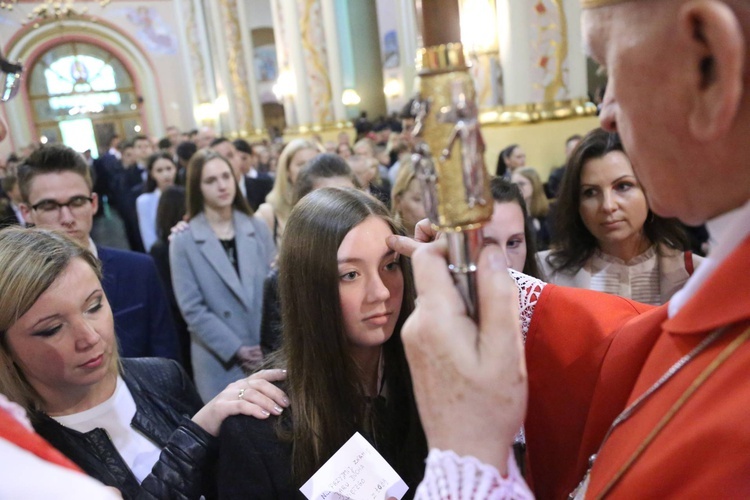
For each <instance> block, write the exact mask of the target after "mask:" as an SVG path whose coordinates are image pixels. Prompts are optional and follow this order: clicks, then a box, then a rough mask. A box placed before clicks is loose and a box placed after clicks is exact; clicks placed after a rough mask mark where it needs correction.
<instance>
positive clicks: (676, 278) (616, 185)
mask: <svg viewBox="0 0 750 500" xmlns="http://www.w3.org/2000/svg"><path fill="white" fill-rule="evenodd" d="M557 214H558V215H557V219H556V221H555V223H556V225H557V229H556V231H555V237H556V240H555V241H554V242H553V244H552V250H549V251H546V252H542V253H540V254H539V262H540V264H541V266H542V268H543V272H544V274H545V276H546V277H547V278H548V279H549V282H550V283H555V284H558V285H566V286H574V287H578V288H588V289H591V290H598V291H601V292H607V293H612V294H615V295H620V296H622V297H626V298H629V299H633V300H635V301H638V302H642V303H645V304H654V305H659V304H663V303H665V302H667V301H668V300H669V299H670V298H671V297H672V296H673V295H674V294H675V293H676V292H677V291H678V290H680V289H681V288H682V286H683V285H684V284H685V282H686V281H687V279H688V278H689V277H690V275H691V274H692V273H693V271H694V270H695V269H696V268H697V267H698V265H699V264H700V262H701V261H702V259H701V258H700V257H698V256H696V255H693V254H692V253H691V252H690V251H686V250H687V249H688V246H687V245H688V243H687V237H686V235H685V232H684V231H683V229H682V227H681V225H680V224H679V222H678V221H676V220H674V219H664V218H662V217H659V216H658V215H656V214H654V213H653V212H652V211H651V209H650V208H649V206H648V202H647V201H646V195H645V193H644V191H643V189H642V188H641V184H640V182H639V181H638V179H637V178H636V176H635V173H634V172H633V167H632V165H631V163H630V159H629V158H628V156H627V155H626V154H625V151H623V147H622V143H621V142H620V138H619V136H618V135H617V134H611V133H609V132H606V131H605V130H602V129H596V130H594V131H592V132H590V133H589V134H588V135H586V137H584V138H583V140H581V142H580V143H579V144H578V147H577V148H576V149H575V152H574V153H573V155H572V156H571V157H570V160H569V161H568V165H567V166H566V167H565V177H563V183H562V186H561V188H560V196H559V197H558V201H557Z"/></svg>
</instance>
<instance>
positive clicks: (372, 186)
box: [347, 154, 391, 206]
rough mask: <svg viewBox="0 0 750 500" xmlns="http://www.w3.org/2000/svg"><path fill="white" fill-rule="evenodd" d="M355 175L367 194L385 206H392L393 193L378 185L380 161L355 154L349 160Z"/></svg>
mask: <svg viewBox="0 0 750 500" xmlns="http://www.w3.org/2000/svg"><path fill="white" fill-rule="evenodd" d="M347 163H348V164H349V166H350V167H351V169H352V171H353V172H354V175H356V176H357V180H358V181H359V184H360V186H362V189H364V190H365V191H366V192H367V193H369V194H371V195H373V196H374V197H375V198H377V199H378V200H380V201H381V202H382V203H383V204H384V205H385V206H390V204H391V193H390V191H386V190H385V189H383V188H381V187H380V185H379V184H377V182H376V181H377V178H378V160H376V159H375V158H373V157H371V156H364V155H358V154H355V155H354V156H352V157H350V158H349V159H348V160H347Z"/></svg>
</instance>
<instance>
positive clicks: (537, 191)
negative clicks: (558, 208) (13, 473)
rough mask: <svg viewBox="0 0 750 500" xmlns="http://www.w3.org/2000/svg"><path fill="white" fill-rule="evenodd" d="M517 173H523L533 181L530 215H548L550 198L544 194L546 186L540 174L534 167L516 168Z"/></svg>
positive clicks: (529, 207)
mask: <svg viewBox="0 0 750 500" xmlns="http://www.w3.org/2000/svg"><path fill="white" fill-rule="evenodd" d="M516 173H517V174H519V175H523V176H524V177H526V179H527V180H528V181H529V182H530V183H531V190H532V191H531V201H530V202H529V206H528V207H526V208H528V210H529V215H531V216H532V217H547V214H548V213H549V200H548V199H547V195H546V194H544V186H543V185H542V179H540V178H539V174H538V173H537V171H536V170H534V168H532V167H522V168H519V169H518V170H516Z"/></svg>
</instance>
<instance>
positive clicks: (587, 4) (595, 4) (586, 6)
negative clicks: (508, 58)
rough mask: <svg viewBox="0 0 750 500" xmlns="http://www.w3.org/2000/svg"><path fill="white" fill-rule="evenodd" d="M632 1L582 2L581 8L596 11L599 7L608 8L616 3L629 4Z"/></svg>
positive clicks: (592, 0) (600, 0)
mask: <svg viewBox="0 0 750 500" xmlns="http://www.w3.org/2000/svg"><path fill="white" fill-rule="evenodd" d="M629 1H631V0H581V8H584V9H596V8H597V7H606V6H607V5H614V4H616V3H623V2H629Z"/></svg>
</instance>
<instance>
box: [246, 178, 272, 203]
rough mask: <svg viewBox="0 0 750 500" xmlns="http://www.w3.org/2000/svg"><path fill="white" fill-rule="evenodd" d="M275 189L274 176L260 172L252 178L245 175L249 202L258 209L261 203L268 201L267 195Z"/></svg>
mask: <svg viewBox="0 0 750 500" xmlns="http://www.w3.org/2000/svg"><path fill="white" fill-rule="evenodd" d="M271 189H273V177H271V176H270V175H268V174H258V177H256V178H255V179H251V178H250V177H245V190H246V192H247V202H248V203H250V206H251V207H252V208H253V211H255V210H258V207H259V206H260V204H261V203H264V202H265V201H266V195H268V193H270V192H271Z"/></svg>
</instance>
